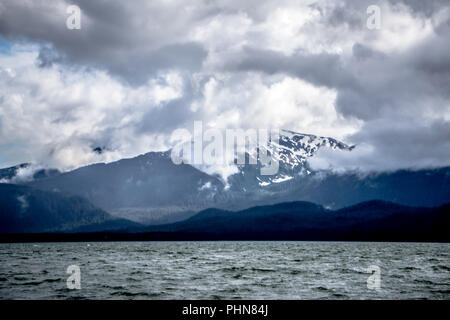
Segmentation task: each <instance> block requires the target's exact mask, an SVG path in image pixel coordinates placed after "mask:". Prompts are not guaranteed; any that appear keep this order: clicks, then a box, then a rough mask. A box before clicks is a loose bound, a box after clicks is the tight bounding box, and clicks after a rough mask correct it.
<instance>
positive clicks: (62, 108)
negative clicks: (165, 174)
mask: <svg viewBox="0 0 450 320" xmlns="http://www.w3.org/2000/svg"><path fill="white" fill-rule="evenodd" d="M73 4H75V5H77V6H79V8H80V10H81V14H80V22H81V24H80V26H81V28H80V29H69V28H67V25H66V20H67V19H68V18H69V16H70V13H68V12H67V8H68V6H70V5H73ZM371 5H376V6H378V8H379V9H380V24H379V28H375V29H374V28H369V27H368V23H367V21H368V19H370V18H371V17H372V15H371V14H368V13H367V8H368V7H369V6H371ZM194 121H203V123H204V126H205V127H217V128H243V129H248V128H280V129H288V130H293V131H297V132H301V133H310V134H316V135H321V136H330V137H334V138H337V139H339V140H341V141H343V142H345V143H347V144H355V145H356V148H355V149H354V150H353V151H352V152H331V151H329V150H321V151H320V152H319V154H318V155H317V156H316V157H315V158H313V159H312V160H311V164H312V165H313V167H314V168H321V169H322V168H332V169H338V170H347V169H351V170H355V169H358V170H363V171H384V170H396V169H400V168H412V169H419V168H432V167H440V166H447V165H450V1H448V0H442V1H441V0H428V1H422V0H411V1H407V0H403V1H401V0H384V1H375V0H370V1H366V0H360V1H350V0H341V1H334V0H333V1H331V0H330V1H329V0H323V1H321V0H317V1H299V0H295V1H293V0H292V1H291V0H286V1H284V0H281V1H280V0H277V1H265V0H246V1H242V0H240V1H237V0H236V1H234V0H227V1H212V0H205V1H200V0H198V1H186V0H184V1H178V0H164V1H139V0H136V1H114V0H109V1H103V0H96V1H92V0H86V1H50V0H45V1H41V0H33V1H28V0H2V1H0V167H7V166H12V165H16V164H18V163H23V162H33V163H37V164H41V165H44V166H48V167H56V168H59V169H62V170H69V169H73V168H76V167H79V166H82V165H87V164H90V163H95V162H108V161H114V160H118V159H121V158H125V157H133V156H136V155H139V154H142V153H146V152H149V151H159V150H166V149H167V148H170V147H171V145H170V136H171V133H172V132H173V131H174V130H176V129H178V128H187V129H191V128H192V127H193V123H194ZM96 147H101V148H103V149H104V151H103V152H102V153H98V152H95V151H93V149H94V148H96Z"/></svg>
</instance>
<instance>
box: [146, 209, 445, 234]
mask: <svg viewBox="0 0 450 320" xmlns="http://www.w3.org/2000/svg"><path fill="white" fill-rule="evenodd" d="M144 230H145V231H146V232H152V233H167V234H168V235H167V236H170V234H172V235H173V237H179V236H180V235H183V237H186V238H190V237H192V235H195V237H197V238H199V239H222V240H225V239H240V240H243V239H254V240H263V239H267V240H277V239H279V240H289V239H291V240H380V241H389V240H401V241H413V240H417V241H450V234H449V233H448V230H450V204H447V205H444V206H441V207H435V208H420V207H409V206H402V205H399V204H395V203H391V202H384V201H379V200H375V201H368V202H363V203H360V204H357V205H355V206H351V207H346V208H343V209H340V210H334V211H333V210H328V209H325V208H324V207H322V206H320V205H317V204H314V203H310V202H288V203H280V204H276V205H271V206H258V207H253V208H249V209H246V210H243V211H237V212H232V211H226V210H219V209H208V210H205V211H202V212H200V213H198V214H197V215H195V216H193V217H191V218H189V219H187V220H186V221H182V222H177V223H173V224H169V225H161V226H152V227H147V228H145V229H144ZM141 231H142V230H141Z"/></svg>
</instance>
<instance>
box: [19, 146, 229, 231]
mask: <svg viewBox="0 0 450 320" xmlns="http://www.w3.org/2000/svg"><path fill="white" fill-rule="evenodd" d="M28 185H30V186H32V187H35V188H38V189H41V190H47V191H53V192H60V193H62V194H71V195H78V196H81V197H83V198H85V199H87V200H89V201H90V202H92V203H93V204H94V205H96V206H98V207H100V208H102V209H104V210H106V211H108V212H111V213H112V214H114V215H116V216H121V217H126V218H129V219H132V220H135V221H141V222H144V223H163V222H170V221H175V220H182V219H185V218H186V217H188V216H190V215H192V214H194V213H196V212H198V211H199V210H201V209H204V208H205V207H210V206H214V205H215V204H216V202H218V201H220V199H218V197H219V196H218V195H219V194H220V191H222V190H223V187H224V185H223V183H222V182H221V181H220V180H219V179H218V178H216V177H213V176H210V175H208V174H206V173H204V172H201V171H199V170H197V169H195V168H194V167H192V166H190V165H187V164H181V165H175V164H174V163H173V162H172V160H171V158H170V152H169V151H167V152H150V153H147V154H144V155H141V156H138V157H135V158H132V159H123V160H119V161H116V162H112V163H108V164H104V163H98V164H93V165H90V166H86V167H82V168H79V169H76V170H73V171H70V172H66V173H63V174H60V175H58V176H55V177H51V178H47V179H40V180H35V181H32V182H30V183H28Z"/></svg>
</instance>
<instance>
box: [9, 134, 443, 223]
mask: <svg viewBox="0 0 450 320" xmlns="http://www.w3.org/2000/svg"><path fill="white" fill-rule="evenodd" d="M271 143H272V145H269V146H268V149H269V150H271V149H272V148H270V147H276V152H274V153H273V154H271V156H273V157H275V158H276V159H277V160H278V161H279V170H278V172H277V173H276V174H274V175H266V176H265V175H262V174H261V171H260V169H261V164H260V163H258V164H256V165H253V164H249V161H246V164H243V165H237V164H236V167H237V170H236V171H237V173H234V174H232V175H230V176H228V179H227V180H226V181H224V180H223V179H222V178H221V177H219V175H215V174H210V173H206V172H203V171H201V170H199V169H198V168H195V167H194V166H191V165H189V164H180V165H176V164H174V163H173V162H172V159H171V153H170V151H166V152H149V153H147V154H144V155H140V156H138V157H135V158H131V159H122V160H119V161H115V162H111V163H107V164H104V163H98V164H93V165H89V166H86V167H81V168H78V169H76V170H73V171H69V172H64V173H60V172H54V173H53V172H47V171H45V172H39V174H38V175H36V174H33V175H32V177H33V180H32V181H24V180H20V179H15V180H14V177H13V175H14V174H16V172H19V171H18V169H17V168H7V169H4V170H0V177H3V179H6V178H8V181H10V182H14V181H16V182H14V183H17V184H24V185H27V186H30V187H32V188H35V189H40V190H44V191H48V192H54V193H58V194H63V195H77V196H81V197H83V198H84V199H86V200H88V201H89V202H91V203H92V204H93V205H94V206H96V207H99V208H101V209H103V210H105V211H106V212H108V213H110V214H112V215H113V216H116V217H120V218H126V219H130V220H133V221H136V222H141V223H146V224H160V223H166V222H173V221H179V220H183V219H185V218H187V217H188V216H191V215H193V214H195V213H196V212H199V211H200V210H203V209H206V208H213V207H214V208H219V209H226V210H242V209H245V208H249V207H252V206H256V205H265V204H274V203H278V202H287V201H299V200H303V201H311V202H315V203H318V204H321V205H323V206H326V207H329V208H341V207H343V206H348V205H352V204H355V203H359V202H362V201H368V200H372V199H381V200H385V201H393V202H398V203H403V204H407V205H414V206H433V205H440V204H443V203H446V202H449V199H450V193H449V192H450V191H449V190H450V167H446V168H441V169H436V170H431V169H430V170H422V171H409V170H403V171H402V170H399V171H396V172H387V173H378V174H371V175H365V176H361V175H360V174H358V173H355V172H349V173H340V174H334V173H333V172H327V171H321V172H316V171H314V170H312V169H311V168H310V167H309V165H308V159H310V158H311V157H314V155H315V154H316V153H317V151H318V150H320V149H321V148H331V149H332V150H335V151H336V152H349V151H351V150H352V149H353V148H354V146H348V145H346V144H345V143H342V142H340V141H337V140H336V139H333V138H329V137H321V136H315V135H310V134H301V133H295V132H292V131H281V132H280V139H279V141H273V142H271ZM246 157H247V158H248V157H250V155H249V154H246ZM247 160H248V159H247ZM49 173H52V174H49ZM423 186H427V187H426V188H424V187H423Z"/></svg>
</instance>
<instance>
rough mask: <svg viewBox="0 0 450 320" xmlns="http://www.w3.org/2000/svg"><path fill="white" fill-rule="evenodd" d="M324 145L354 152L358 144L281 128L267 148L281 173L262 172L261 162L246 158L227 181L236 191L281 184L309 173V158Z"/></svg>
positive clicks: (333, 148) (247, 156)
mask: <svg viewBox="0 0 450 320" xmlns="http://www.w3.org/2000/svg"><path fill="white" fill-rule="evenodd" d="M321 148H330V149H332V150H339V151H351V150H353V148H355V146H349V145H347V144H345V143H343V142H340V141H338V140H336V139H334V138H330V137H322V136H316V135H312V134H305V133H297V132H293V131H289V130H281V131H280V137H279V141H273V140H271V141H270V142H269V144H268V147H267V151H268V152H269V154H270V155H271V157H272V159H274V160H276V161H278V164H279V170H278V172H277V173H276V174H274V175H262V174H261V173H260V168H261V165H260V164H259V163H258V164H257V165H256V166H255V165H249V164H248V161H246V164H244V165H238V169H239V172H238V173H236V174H234V175H232V176H230V177H229V178H228V183H229V184H230V186H231V187H232V188H233V189H234V190H241V191H244V192H245V191H249V190H253V189H254V188H255V187H267V186H270V185H273V184H280V183H283V182H286V181H289V180H292V179H295V178H298V177H299V176H302V175H305V174H310V172H311V171H310V169H309V167H308V163H307V160H308V158H310V157H312V156H314V155H315V154H316V153H317V151H318V150H319V149H321ZM273 150H275V152H273ZM249 157H255V155H248V154H246V158H249Z"/></svg>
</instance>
